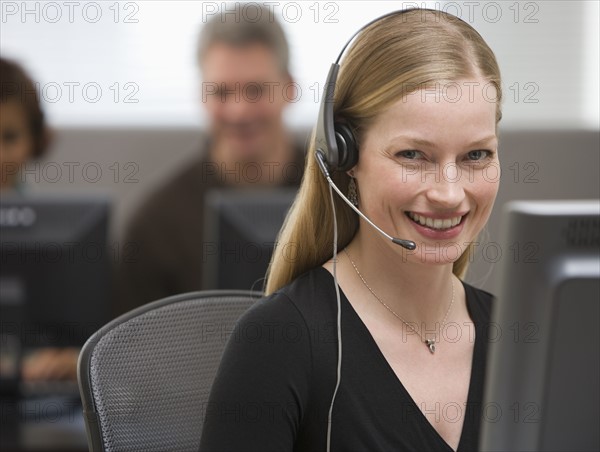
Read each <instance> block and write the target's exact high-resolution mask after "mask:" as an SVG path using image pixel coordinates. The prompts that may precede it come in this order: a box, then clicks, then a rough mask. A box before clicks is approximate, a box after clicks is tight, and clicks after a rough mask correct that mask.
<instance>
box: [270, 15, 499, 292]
mask: <svg viewBox="0 0 600 452" xmlns="http://www.w3.org/2000/svg"><path fill="white" fill-rule="evenodd" d="M467 77H481V78H483V79H485V80H486V81H487V82H489V83H491V84H492V85H493V86H494V87H495V88H496V93H497V95H496V124H497V123H498V121H500V118H501V115H502V114H501V109H500V104H501V100H502V91H501V82H500V70H499V68H498V64H497V62H496V58H495V56H494V53H493V52H492V50H491V49H490V48H489V46H488V45H487V44H486V43H485V41H484V40H483V38H482V37H481V35H479V33H477V31H476V30H475V29H473V27H471V26H470V25H469V24H467V23H466V22H464V21H462V20H461V19H459V18H457V17H455V16H452V15H449V14H446V13H444V12H441V11H434V10H425V9H414V10H410V11H406V12H403V13H402V14H394V15H391V16H388V17H386V18H384V19H381V20H380V21H378V22H376V23H374V24H372V25H370V26H369V27H367V28H366V29H365V30H364V31H362V32H361V33H360V34H359V35H358V37H357V38H356V40H355V42H354V43H353V44H352V46H351V47H350V49H349V50H348V53H347V56H346V57H345V58H344V60H343V64H342V65H341V68H340V73H339V77H338V80H337V82H336V89H335V99H334V115H335V118H336V120H338V121H339V120H343V121H345V122H347V123H348V124H349V125H350V126H351V128H352V130H353V131H354V134H355V137H356V139H357V142H358V143H359V144H360V142H361V136H362V134H363V133H364V131H365V130H366V129H367V128H368V127H369V125H370V124H371V123H372V121H373V119H374V118H375V117H376V116H377V115H378V114H379V113H380V112H382V111H384V110H385V109H386V108H387V107H389V106H390V105H391V104H392V103H394V102H395V101H397V100H398V99H400V98H402V97H404V96H406V95H407V94H410V93H411V92H414V91H417V90H418V89H423V88H428V87H431V86H433V85H435V84H436V83H439V82H440V81H456V80H460V79H463V78H467ZM332 179H333V181H334V183H335V184H336V185H337V186H338V187H339V188H340V189H341V190H342V191H344V192H347V188H348V183H349V181H350V177H349V176H348V175H347V174H346V173H345V172H343V171H338V172H334V173H333V174H332ZM334 199H335V201H334V206H335V210H336V215H337V223H338V247H339V248H340V249H341V248H343V247H345V246H346V245H347V244H348V243H349V242H350V241H351V240H352V238H353V237H354V235H355V234H356V231H357V229H358V225H359V221H358V215H357V214H356V213H355V212H354V211H353V210H352V209H350V207H348V206H347V205H346V204H345V203H344V201H342V200H341V199H340V198H339V197H337V196H335V198H334ZM332 237H333V212H332V210H331V200H330V197H329V187H328V184H327V181H326V180H325V178H324V177H323V175H322V174H321V173H320V170H319V168H318V166H317V162H316V160H315V141H314V134H313V137H312V139H311V143H310V146H309V150H308V153H307V156H306V169H305V173H304V176H303V179H302V184H301V187H300V190H299V192H298V195H297V196H296V199H295V201H294V203H293V205H292V207H291V209H290V211H289V213H288V216H287V218H286V220H285V223H284V225H283V228H282V229H281V231H280V233H279V237H278V240H277V245H276V247H275V250H274V252H273V257H272V259H271V263H270V265H269V269H268V271H267V281H266V287H265V293H266V294H270V293H272V292H275V291H276V290H278V289H279V288H281V287H283V286H285V285H287V284H288V283H290V282H291V281H293V280H294V279H295V278H296V277H298V276H299V275H301V274H302V273H304V272H306V271H308V270H310V269H311V268H314V267H317V266H320V265H322V264H323V263H324V262H326V261H327V260H329V259H330V258H331V257H332V254H333V253H332V244H331V239H332ZM471 247H472V246H471V245H470V246H469V247H467V249H466V250H465V251H464V252H463V253H462V255H461V256H460V257H459V258H458V259H457V260H456V261H455V262H454V264H453V273H454V274H455V275H457V276H458V277H459V278H462V277H463V276H464V274H465V272H466V270H467V266H468V261H469V256H470V254H471V253H472V249H471Z"/></svg>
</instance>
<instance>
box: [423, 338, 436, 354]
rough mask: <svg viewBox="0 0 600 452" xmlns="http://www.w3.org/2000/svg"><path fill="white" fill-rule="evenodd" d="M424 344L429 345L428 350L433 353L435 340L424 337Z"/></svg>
mask: <svg viewBox="0 0 600 452" xmlns="http://www.w3.org/2000/svg"><path fill="white" fill-rule="evenodd" d="M425 345H427V347H429V351H430V352H431V354H432V355H433V354H434V353H435V341H434V340H433V339H425Z"/></svg>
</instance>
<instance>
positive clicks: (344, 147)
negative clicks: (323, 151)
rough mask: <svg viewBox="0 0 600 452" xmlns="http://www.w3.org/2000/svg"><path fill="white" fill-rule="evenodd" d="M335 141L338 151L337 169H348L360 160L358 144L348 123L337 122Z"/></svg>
mask: <svg viewBox="0 0 600 452" xmlns="http://www.w3.org/2000/svg"><path fill="white" fill-rule="evenodd" d="M334 130H335V142H336V144H337V151H338V158H337V161H338V165H337V168H336V171H348V170H349V169H351V168H352V167H354V165H356V163H357V162H358V145H357V143H356V139H355V138H354V133H353V132H352V129H351V128H350V126H349V125H348V124H345V123H341V122H336V123H335V125H334Z"/></svg>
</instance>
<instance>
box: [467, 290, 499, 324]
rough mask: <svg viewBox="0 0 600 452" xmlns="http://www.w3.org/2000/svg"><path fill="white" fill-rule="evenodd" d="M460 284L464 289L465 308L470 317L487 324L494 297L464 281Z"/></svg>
mask: <svg viewBox="0 0 600 452" xmlns="http://www.w3.org/2000/svg"><path fill="white" fill-rule="evenodd" d="M462 284H463V287H464V288H465V296H466V298H467V306H468V308H469V311H470V312H471V314H472V316H475V317H477V320H480V321H486V322H489V321H490V318H491V312H492V305H493V304H494V300H495V298H496V297H495V296H494V295H492V294H491V293H490V292H488V291H487V290H483V289H480V288H478V287H475V286H472V285H471V284H469V283H466V282H464V281H462ZM474 320H475V319H474Z"/></svg>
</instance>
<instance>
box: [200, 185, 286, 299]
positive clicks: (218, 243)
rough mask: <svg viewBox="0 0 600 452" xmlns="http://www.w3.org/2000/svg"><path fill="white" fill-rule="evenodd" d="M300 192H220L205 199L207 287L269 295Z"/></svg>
mask: <svg viewBox="0 0 600 452" xmlns="http://www.w3.org/2000/svg"><path fill="white" fill-rule="evenodd" d="M296 192H297V189H296V188H277V189H273V188H269V189H267V188H265V189H258V188H252V189H248V190H242V189H233V188H225V189H214V190H211V191H209V192H208V193H207V194H206V198H205V213H204V214H205V225H204V239H203V250H202V261H203V264H202V268H203V275H202V287H203V288H204V289H206V290H209V289H241V290H259V291H260V290H263V285H264V277H265V273H266V271H267V268H268V266H269V262H270V260H271V255H272V254H273V248H274V244H275V241H276V239H277V234H278V233H279V230H280V229H281V226H282V225H283V221H284V220H285V216H286V215H287V212H288V210H289V208H290V206H291V205H292V202H293V201H294V197H295V196H296Z"/></svg>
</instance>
